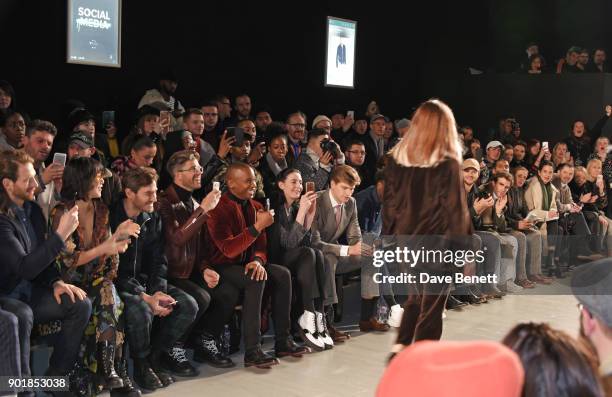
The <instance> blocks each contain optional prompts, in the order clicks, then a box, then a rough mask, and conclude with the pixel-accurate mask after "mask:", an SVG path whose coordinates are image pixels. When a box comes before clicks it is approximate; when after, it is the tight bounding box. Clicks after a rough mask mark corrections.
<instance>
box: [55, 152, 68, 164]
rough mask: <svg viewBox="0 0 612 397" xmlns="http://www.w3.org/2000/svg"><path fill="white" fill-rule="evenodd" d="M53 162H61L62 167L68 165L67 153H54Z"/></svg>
mask: <svg viewBox="0 0 612 397" xmlns="http://www.w3.org/2000/svg"><path fill="white" fill-rule="evenodd" d="M53 164H59V165H61V166H62V167H64V166H66V153H55V154H54V155H53Z"/></svg>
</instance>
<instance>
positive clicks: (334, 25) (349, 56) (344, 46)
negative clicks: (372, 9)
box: [325, 17, 357, 88]
mask: <svg viewBox="0 0 612 397" xmlns="http://www.w3.org/2000/svg"><path fill="white" fill-rule="evenodd" d="M356 38H357V21H351V20H349V19H342V18H336V17H327V41H326V54H327V55H326V57H325V86H326V87H342V88H355V44H356Z"/></svg>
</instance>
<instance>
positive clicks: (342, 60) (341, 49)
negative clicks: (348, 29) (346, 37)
mask: <svg viewBox="0 0 612 397" xmlns="http://www.w3.org/2000/svg"><path fill="white" fill-rule="evenodd" d="M338 64H341V65H345V64H346V46H345V45H344V44H338V47H337V49H336V67H338Z"/></svg>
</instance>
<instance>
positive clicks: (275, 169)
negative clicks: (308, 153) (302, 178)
mask: <svg viewBox="0 0 612 397" xmlns="http://www.w3.org/2000/svg"><path fill="white" fill-rule="evenodd" d="M266 161H267V162H268V166H269V167H270V170H272V173H273V174H274V176H278V174H280V172H281V171H282V170H284V169H286V168H287V160H285V159H282V161H281V162H280V163H277V162H276V160H274V159H273V158H272V155H271V154H270V152H268V153H267V154H266Z"/></svg>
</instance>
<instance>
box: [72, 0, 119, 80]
mask: <svg viewBox="0 0 612 397" xmlns="http://www.w3.org/2000/svg"><path fill="white" fill-rule="evenodd" d="M67 36H68V37H67V49H66V62H68V63H78V64H83V65H96V66H109V67H115V68H119V67H121V0H68V35H67Z"/></svg>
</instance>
